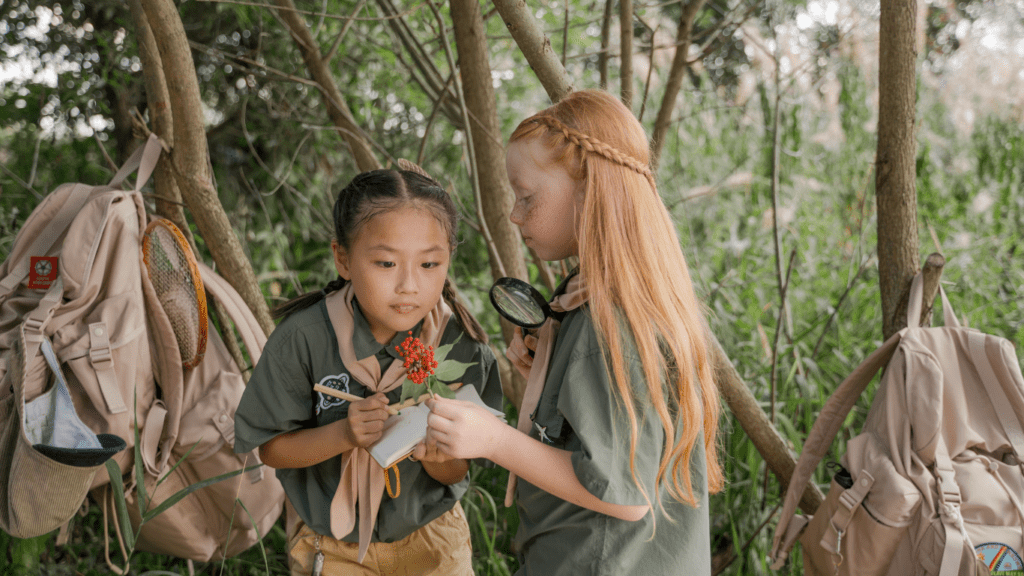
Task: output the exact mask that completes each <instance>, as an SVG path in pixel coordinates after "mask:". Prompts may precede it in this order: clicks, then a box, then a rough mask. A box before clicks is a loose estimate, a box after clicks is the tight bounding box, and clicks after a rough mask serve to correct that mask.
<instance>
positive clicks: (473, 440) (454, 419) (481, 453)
mask: <svg viewBox="0 0 1024 576" xmlns="http://www.w3.org/2000/svg"><path fill="white" fill-rule="evenodd" d="M427 407H429V408H430V416H428V417H427V437H426V439H425V440H424V442H426V444H427V445H428V446H429V445H434V446H437V448H438V449H440V450H441V451H442V452H444V453H445V454H447V455H449V456H451V457H452V458H463V459H470V458H487V459H490V460H493V457H492V456H493V455H494V454H495V453H496V452H497V451H498V450H500V449H501V445H502V444H503V443H504V441H505V438H506V434H508V433H510V432H512V431H513V430H512V428H510V427H509V426H507V425H506V424H505V423H504V422H502V421H501V420H499V419H498V418H496V417H495V416H494V415H493V414H491V413H490V412H488V411H487V410H486V409H484V408H481V407H480V406H477V405H476V404H474V403H472V402H465V401H462V400H449V399H447V398H434V399H433V400H428V401H427Z"/></svg>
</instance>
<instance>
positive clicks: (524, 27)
mask: <svg viewBox="0 0 1024 576" xmlns="http://www.w3.org/2000/svg"><path fill="white" fill-rule="evenodd" d="M494 7H495V8H497V9H498V13H499V14H501V19H502V20H503V21H504V22H505V26H506V27H507V28H508V31H509V32H511V33H512V38H513V39H514V40H515V41H516V44H517V45H518V46H519V50H521V51H522V53H523V56H526V61H527V62H529V63H530V67H531V68H533V73H534V74H536V75H537V79H538V80H540V83H541V85H542V86H544V89H545V90H546V91H547V93H548V97H549V98H551V101H552V102H558V101H559V100H561V99H562V98H563V97H565V95H566V94H568V93H570V92H572V91H573V90H575V88H573V85H572V79H571V78H570V77H569V73H568V72H566V71H565V66H562V63H561V62H560V61H559V60H558V55H557V54H555V51H554V50H553V49H552V48H551V40H549V39H548V37H547V36H545V35H544V30H543V29H542V28H541V26H540V24H539V23H538V22H537V19H536V18H534V16H533V14H532V13H531V12H530V10H529V7H528V6H527V4H526V2H522V1H519V0H494Z"/></svg>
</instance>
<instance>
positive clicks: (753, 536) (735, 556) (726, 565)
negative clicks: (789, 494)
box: [712, 500, 782, 576]
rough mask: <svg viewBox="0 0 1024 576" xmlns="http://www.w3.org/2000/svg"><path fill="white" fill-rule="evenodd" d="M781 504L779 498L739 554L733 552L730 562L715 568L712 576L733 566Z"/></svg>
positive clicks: (716, 575)
mask: <svg viewBox="0 0 1024 576" xmlns="http://www.w3.org/2000/svg"><path fill="white" fill-rule="evenodd" d="M781 506H782V500H779V503H778V504H776V505H775V508H772V511H771V513H770V514H768V517H767V518H765V519H764V522H761V525H760V526H758V527H757V530H754V533H753V534H751V535H750V538H747V541H746V542H745V543H744V544H743V547H742V548H740V551H739V553H738V554H733V555H732V558H729V561H728V562H726V563H725V564H723V565H721V566H719V567H718V570H715V573H714V574H713V575H712V576H718V575H719V574H721V573H722V572H725V569H726V568H728V567H729V566H731V565H732V563H733V562H735V561H736V559H737V558H739V557H740V556H742V555H743V553H744V552H746V551H747V548H750V545H751V544H753V543H754V538H756V537H757V535H758V534H760V533H761V530H764V527H765V526H767V525H768V522H770V521H771V519H772V518H774V517H775V514H776V513H778V511H779V508H780V507H781Z"/></svg>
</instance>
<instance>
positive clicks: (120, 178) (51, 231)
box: [0, 134, 161, 300]
mask: <svg viewBox="0 0 1024 576" xmlns="http://www.w3.org/2000/svg"><path fill="white" fill-rule="evenodd" d="M160 150H161V147H160V139H159V138H157V136H156V135H155V134H151V135H150V136H149V140H147V141H146V144H145V145H144V146H139V147H138V148H136V149H135V152H133V153H132V155H131V157H129V158H128V161H127V162H125V163H124V165H123V166H121V169H120V170H118V171H117V174H115V175H114V178H113V179H112V180H111V181H110V187H112V188H118V187H120V186H121V183H122V182H124V179H125V178H126V177H127V176H128V175H129V174H131V173H132V172H134V171H136V170H138V171H139V176H138V178H136V180H135V188H134V190H135V191H136V192H138V191H140V190H141V189H142V186H143V185H145V184H146V182H147V181H148V180H149V178H150V176H152V174H153V169H154V168H155V167H156V163H157V161H158V160H160ZM70 186H71V188H70V190H69V191H68V192H67V194H66V196H65V197H64V202H63V204H62V205H61V207H60V209H58V210H57V212H56V214H55V216H53V217H52V218H51V219H50V220H49V222H47V223H46V224H45V226H44V227H43V229H42V230H40V231H39V232H37V233H36V234H37V235H36V237H35V240H33V241H32V244H31V245H30V247H29V248H28V250H26V251H25V252H24V253H25V254H28V255H30V256H43V255H45V254H47V253H49V251H50V249H51V248H53V246H54V244H56V243H57V241H58V240H59V239H60V238H61V237H62V236H63V234H64V232H65V231H66V230H67V229H68V226H70V225H71V221H72V220H74V219H75V216H77V215H78V213H79V212H81V210H82V208H83V207H84V206H85V203H86V202H88V201H89V198H90V197H91V196H92V192H93V190H94V189H96V188H97V187H96V186H90V185H88V184H72V185H70ZM29 264H30V260H29V259H28V258H23V259H22V260H21V261H20V262H18V263H17V265H16V266H14V267H13V269H12V270H11V272H10V273H9V274H8V275H7V276H6V277H4V278H3V279H2V280H0V300H2V299H3V298H4V297H6V296H8V295H9V294H11V293H12V292H14V290H15V289H16V288H17V287H18V285H19V284H21V282H22V281H23V280H24V279H25V277H26V276H28V273H29Z"/></svg>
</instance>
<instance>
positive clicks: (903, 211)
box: [875, 0, 919, 338]
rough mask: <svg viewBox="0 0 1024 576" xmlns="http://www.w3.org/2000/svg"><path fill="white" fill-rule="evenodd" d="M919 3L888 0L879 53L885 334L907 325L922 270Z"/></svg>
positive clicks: (878, 185)
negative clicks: (911, 297) (918, 139)
mask: <svg viewBox="0 0 1024 576" xmlns="http://www.w3.org/2000/svg"><path fill="white" fill-rule="evenodd" d="M916 20H917V5H916V1H915V0H882V14H881V18H880V21H881V27H880V30H879V54H878V152H877V155H876V164H875V197H876V202H877V207H878V279H879V288H880V290H881V299H882V335H883V338H888V337H889V336H891V335H893V334H894V333H896V332H898V331H899V330H900V329H901V328H903V327H905V326H906V325H907V321H906V311H907V296H908V293H909V291H910V282H911V280H912V279H913V277H914V274H916V273H917V269H918V267H919V256H918V250H919V247H918V239H917V189H916V188H915V181H914V179H915V176H916V165H915V156H916V153H917V146H916V141H915V134H914V117H915V115H914V107H915V97H916V96H915V95H916V92H915V91H916V86H917V73H916V70H915V65H916V61H917V54H916V52H915V49H914V43H915V35H914V27H915V24H916Z"/></svg>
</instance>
